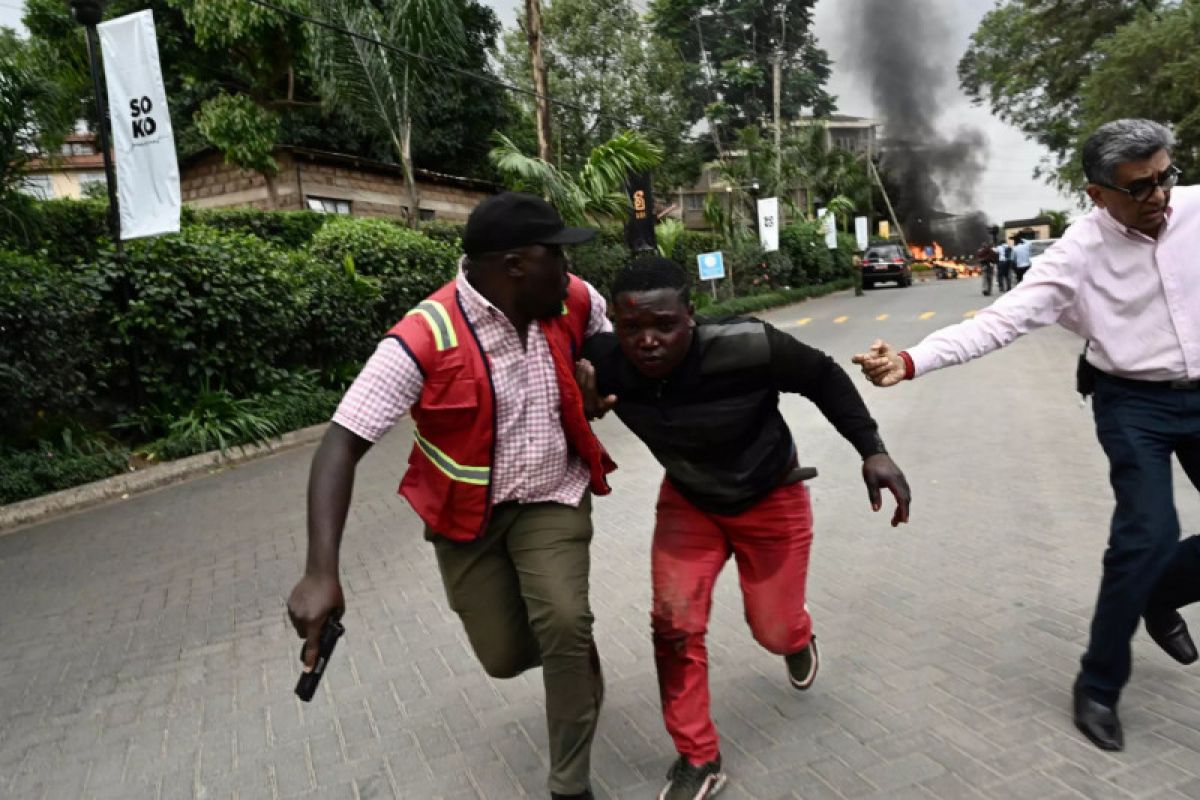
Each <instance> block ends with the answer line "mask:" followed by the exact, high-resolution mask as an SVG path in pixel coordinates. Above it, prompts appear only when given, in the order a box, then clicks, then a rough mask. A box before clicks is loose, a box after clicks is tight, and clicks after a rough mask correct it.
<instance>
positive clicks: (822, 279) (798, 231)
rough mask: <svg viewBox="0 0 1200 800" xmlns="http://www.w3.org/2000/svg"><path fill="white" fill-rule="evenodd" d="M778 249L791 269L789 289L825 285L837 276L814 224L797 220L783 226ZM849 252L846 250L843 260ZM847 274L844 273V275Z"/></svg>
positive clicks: (816, 224)
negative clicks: (816, 284) (789, 261)
mask: <svg viewBox="0 0 1200 800" xmlns="http://www.w3.org/2000/svg"><path fill="white" fill-rule="evenodd" d="M779 247H780V249H781V250H783V251H784V252H785V253H787V254H788V257H789V258H791V260H792V264H793V266H794V267H795V270H794V274H793V278H792V281H793V283H792V285H793V286H802V285H805V284H811V283H826V282H828V281H831V280H834V279H835V278H837V277H839V276H838V272H837V265H836V263H835V262H834V257H833V255H831V251H830V249H829V246H828V245H827V244H825V232H824V230H823V229H822V228H821V226H820V225H819V224H818V223H815V222H811V221H809V220H800V221H797V222H793V223H791V224H790V225H786V226H784V228H783V229H782V230H781V231H780V232H779ZM850 252H852V251H847V258H849V253H850ZM849 274H850V272H849V271H847V272H846V275H849Z"/></svg>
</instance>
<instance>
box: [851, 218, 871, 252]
mask: <svg viewBox="0 0 1200 800" xmlns="http://www.w3.org/2000/svg"><path fill="white" fill-rule="evenodd" d="M870 233H871V230H870V223H869V222H868V221H867V218H866V217H855V218H854V238H855V239H857V240H858V242H857V244H858V249H859V250H866V249H867V247H868V246H870V244H871V241H870Z"/></svg>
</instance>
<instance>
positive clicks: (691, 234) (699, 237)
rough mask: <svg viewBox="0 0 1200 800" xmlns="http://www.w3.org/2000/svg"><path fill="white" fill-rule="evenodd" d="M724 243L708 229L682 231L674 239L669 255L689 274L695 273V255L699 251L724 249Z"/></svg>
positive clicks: (698, 253) (697, 254)
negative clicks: (672, 248)
mask: <svg viewBox="0 0 1200 800" xmlns="http://www.w3.org/2000/svg"><path fill="white" fill-rule="evenodd" d="M724 249H725V243H724V241H723V240H722V239H721V237H720V236H719V235H717V234H715V233H710V232H708V231H684V232H683V233H681V234H680V235H679V236H678V237H677V238H676V240H675V248H674V250H672V251H671V253H670V255H669V257H670V258H671V259H672V260H673V261H675V262H677V263H679V264H680V265H681V266H682V267H683V268H684V269H686V270H687V271H688V272H689V274H695V270H696V269H697V264H698V262H697V261H696V257H697V256H699V255H700V254H701V253H713V252H716V251H717V250H724Z"/></svg>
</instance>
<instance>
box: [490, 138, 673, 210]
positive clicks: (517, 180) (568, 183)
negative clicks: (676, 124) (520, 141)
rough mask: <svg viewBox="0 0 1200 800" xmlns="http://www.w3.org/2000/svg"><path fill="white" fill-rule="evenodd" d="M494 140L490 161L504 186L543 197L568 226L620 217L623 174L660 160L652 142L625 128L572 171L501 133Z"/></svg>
mask: <svg viewBox="0 0 1200 800" xmlns="http://www.w3.org/2000/svg"><path fill="white" fill-rule="evenodd" d="M495 143H496V146H495V147H494V148H493V149H492V152H491V160H492V163H493V164H494V165H495V167H496V169H497V171H498V172H499V173H500V174H501V176H502V177H503V179H504V182H505V184H506V185H507V186H508V188H510V189H512V190H514V191H523V192H533V193H536V194H540V195H542V196H544V197H545V198H546V199H547V200H549V201H550V203H552V204H553V205H554V207H555V208H557V209H558V212H559V213H560V214H562V216H563V219H564V220H566V222H567V223H568V224H570V225H579V224H584V223H587V222H598V221H601V220H605V219H610V220H611V219H617V220H624V219H625V217H627V216H628V214H629V198H628V197H626V196H625V193H624V191H623V189H624V186H625V180H626V177H627V176H628V175H629V173H631V172H645V171H647V170H650V169H653V168H654V167H655V166H657V165H658V163H659V162H660V160H661V159H662V152H661V150H660V149H659V148H658V147H657V146H655V145H654V144H652V143H650V142H649V141H648V140H647V139H646V138H645V137H643V136H642V135H641V134H637V133H632V132H628V131H626V132H624V133H619V134H617V135H616V136H614V137H613V138H612V139H610V140H609V141H607V142H604V143H603V144H601V145H598V146H597V147H595V148H593V149H592V152H591V153H590V154H589V155H588V159H587V161H586V162H585V163H584V164H583V166H582V167H580V168H579V170H578V171H577V173H576V174H574V175H572V174H571V173H569V172H566V171H564V170H561V169H559V168H558V167H556V166H555V165H554V164H550V163H548V162H546V161H544V160H542V159H541V158H537V157H534V156H529V155H526V154H525V153H523V152H521V150H520V149H519V148H518V147H517V146H516V145H515V144H513V142H512V141H511V140H510V139H508V138H507V137H506V136H504V135H503V134H496V137H495Z"/></svg>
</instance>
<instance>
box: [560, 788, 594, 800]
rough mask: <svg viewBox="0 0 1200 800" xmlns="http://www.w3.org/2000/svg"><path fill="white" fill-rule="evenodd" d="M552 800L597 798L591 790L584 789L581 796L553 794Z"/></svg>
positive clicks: (591, 799)
mask: <svg viewBox="0 0 1200 800" xmlns="http://www.w3.org/2000/svg"><path fill="white" fill-rule="evenodd" d="M550 800H596V798H595V797H594V796H593V795H592V790H591V789H584V790H583V791H582V792H580V793H579V794H559V793H558V792H551V793H550Z"/></svg>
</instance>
